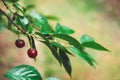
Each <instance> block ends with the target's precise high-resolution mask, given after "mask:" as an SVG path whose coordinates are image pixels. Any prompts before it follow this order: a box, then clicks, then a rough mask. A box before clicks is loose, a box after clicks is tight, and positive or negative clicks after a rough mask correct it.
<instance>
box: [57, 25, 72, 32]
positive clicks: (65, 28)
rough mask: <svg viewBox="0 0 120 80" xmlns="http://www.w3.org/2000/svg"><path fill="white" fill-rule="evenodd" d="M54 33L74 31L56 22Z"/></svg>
mask: <svg viewBox="0 0 120 80" xmlns="http://www.w3.org/2000/svg"><path fill="white" fill-rule="evenodd" d="M55 33H57V34H72V33H74V31H73V30H72V29H70V28H68V27H66V26H64V25H61V24H59V23H57V25H56V29H55Z"/></svg>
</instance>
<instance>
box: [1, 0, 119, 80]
mask: <svg viewBox="0 0 120 80" xmlns="http://www.w3.org/2000/svg"><path fill="white" fill-rule="evenodd" d="M23 1H24V4H25V5H26V4H27V5H28V4H35V10H37V11H38V12H40V13H42V14H44V15H53V16H56V17H58V18H59V20H58V21H50V23H51V25H52V26H53V28H54V26H55V24H56V23H57V22H59V23H61V24H63V25H66V26H69V27H70V28H72V29H73V30H75V34H73V35H72V36H74V37H76V39H78V40H79V39H80V36H81V35H83V34H88V35H90V36H91V37H93V38H94V39H95V40H96V41H97V42H98V43H100V44H102V45H103V46H105V47H106V48H108V49H109V50H110V51H111V52H110V53H109V52H103V51H96V50H92V49H86V50H87V51H88V52H89V54H91V55H92V56H93V57H94V59H95V60H96V61H97V65H96V69H93V68H92V67H90V66H89V65H88V64H87V63H86V62H85V61H84V60H82V59H81V58H79V57H71V56H70V60H71V62H72V67H73V72H72V78H70V77H69V76H68V75H67V73H66V72H65V70H64V68H61V67H60V65H59V63H58V62H57V61H56V60H55V58H54V57H53V56H52V55H51V52H50V50H49V49H48V48H47V47H46V46H44V45H43V44H41V43H39V42H37V41H36V45H37V49H38V52H39V55H38V57H37V61H36V62H34V60H32V59H30V58H29V57H28V56H27V49H28V48H29V43H28V40H27V39H26V37H24V36H21V38H22V39H24V40H25V42H26V47H25V48H23V49H18V48H16V47H15V45H14V43H15V40H16V39H17V35H15V34H13V33H11V32H10V31H8V30H6V29H4V31H3V30H2V31H1V32H0V42H1V43H0V70H1V71H0V80H7V79H5V78H4V77H3V74H5V73H6V71H8V70H9V69H10V68H12V67H13V66H17V65H20V64H30V65H33V66H35V67H36V68H37V69H38V70H39V72H40V73H41V74H42V76H43V78H47V77H58V78H61V80H120V14H119V13H120V11H119V9H120V6H119V4H120V1H119V0H23ZM0 4H1V5H0V7H1V8H2V7H3V5H2V3H0Z"/></svg>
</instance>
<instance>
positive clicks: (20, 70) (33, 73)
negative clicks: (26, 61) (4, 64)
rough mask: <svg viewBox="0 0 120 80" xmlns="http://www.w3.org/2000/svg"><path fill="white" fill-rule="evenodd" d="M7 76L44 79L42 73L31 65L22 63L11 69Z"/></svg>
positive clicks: (35, 79) (26, 79)
mask: <svg viewBox="0 0 120 80" xmlns="http://www.w3.org/2000/svg"><path fill="white" fill-rule="evenodd" d="M5 77H7V78H9V79H12V80H42V77H41V75H40V73H39V72H38V71H37V70H36V69H35V68H34V67H33V66H30V65H20V66H16V67H14V68H12V69H10V70H9V71H8V72H7V73H6V74H5Z"/></svg>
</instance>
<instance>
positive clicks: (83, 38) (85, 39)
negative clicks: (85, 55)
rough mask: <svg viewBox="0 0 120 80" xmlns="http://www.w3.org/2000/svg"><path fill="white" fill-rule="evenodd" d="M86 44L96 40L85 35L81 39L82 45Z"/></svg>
mask: <svg viewBox="0 0 120 80" xmlns="http://www.w3.org/2000/svg"><path fill="white" fill-rule="evenodd" d="M85 42H94V39H93V38H92V37H90V36H88V35H86V34H84V35H82V36H81V38H80V43H85Z"/></svg>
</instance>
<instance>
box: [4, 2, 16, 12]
mask: <svg viewBox="0 0 120 80" xmlns="http://www.w3.org/2000/svg"><path fill="white" fill-rule="evenodd" d="M2 2H3V4H4V6H5V7H6V9H8V10H9V11H10V12H12V13H13V14H14V12H13V11H12V10H11V9H10V8H9V7H8V5H7V4H6V3H5V1H4V0H2Z"/></svg>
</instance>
